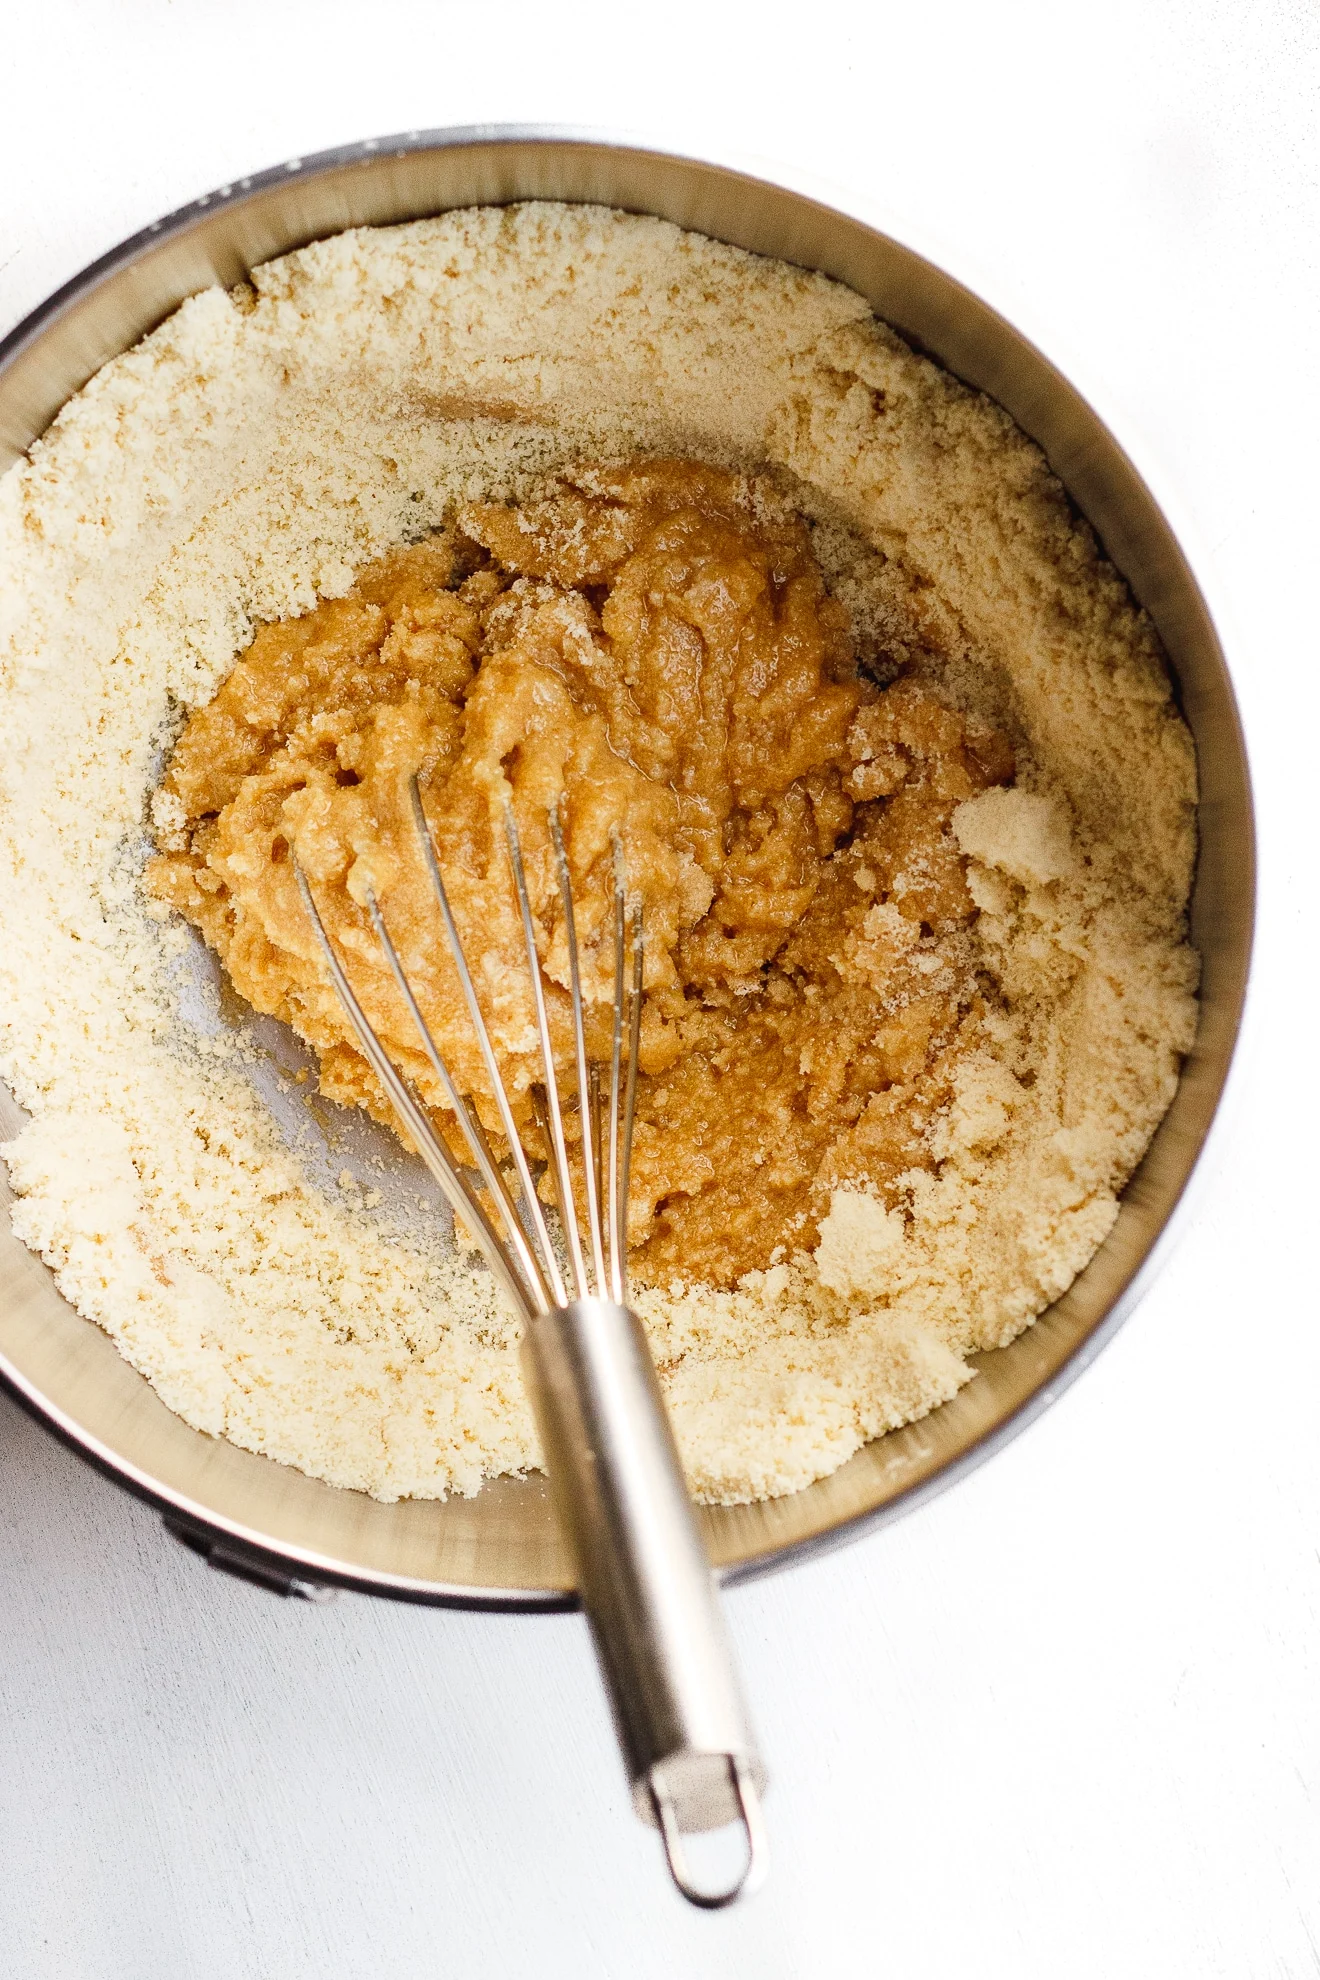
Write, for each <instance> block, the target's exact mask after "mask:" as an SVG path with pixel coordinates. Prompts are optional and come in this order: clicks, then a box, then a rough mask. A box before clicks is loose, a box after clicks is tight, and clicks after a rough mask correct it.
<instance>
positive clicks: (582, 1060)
mask: <svg viewBox="0 0 1320 1980" xmlns="http://www.w3.org/2000/svg"><path fill="white" fill-rule="evenodd" d="M550 840H551V844H552V845H553V846H554V849H555V866H556V868H557V870H558V877H559V898H560V902H561V904H562V906H563V910H564V938H565V941H566V943H567V945H568V987H569V996H570V998H571V1000H572V1005H573V1047H574V1054H575V1057H576V1059H577V1086H578V1110H579V1118H580V1121H581V1125H582V1186H583V1194H584V1196H585V1197H586V1204H587V1235H588V1237H589V1239H590V1241H591V1263H592V1269H593V1271H594V1272H595V1277H596V1283H595V1288H594V1290H595V1292H596V1295H597V1297H598V1298H600V1299H604V1298H606V1297H607V1282H606V1278H605V1248H604V1245H603V1243H602V1239H601V1216H600V1196H599V1184H598V1179H597V1178H598V1171H597V1167H596V1156H595V1150H594V1146H593V1143H594V1134H593V1122H592V1118H591V1113H592V1109H591V1073H590V1070H589V1068H588V1065H587V1034H586V1023H585V1018H584V1013H583V1006H582V968H581V960H580V957H579V954H578V938H577V916H576V915H575V914H574V912H573V879H572V875H571V874H570V872H569V868H568V853H567V851H566V849H565V846H564V827H563V821H562V819H561V817H560V810H559V801H558V799H556V800H555V802H554V803H553V804H552V805H551V807H550ZM590 1290H591V1289H590V1288H584V1289H583V1292H582V1295H581V1297H583V1298H586V1297H588V1295H589V1292H590Z"/></svg>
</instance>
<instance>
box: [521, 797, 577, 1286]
mask: <svg viewBox="0 0 1320 1980" xmlns="http://www.w3.org/2000/svg"><path fill="white" fill-rule="evenodd" d="M504 832H505V837H506V838H507V840H508V846H509V864H510V866H511V867H512V869H513V887H514V892H515V894H516V895H517V897H518V911H519V914H520V916H521V918H522V927H523V944H524V946H525V948H526V950H527V973H528V975H529V976H530V977H531V979H532V1007H533V1010H534V1011H535V1013H536V1032H537V1038H538V1041H539V1043H540V1047H541V1070H542V1073H543V1074H544V1080H543V1085H542V1089H541V1094H539V1095H538V1094H537V1093H536V1092H535V1091H533V1094H532V1104H533V1106H534V1107H535V1108H536V1112H537V1125H538V1126H539V1127H540V1129H541V1131H542V1134H543V1135H544V1137H545V1140H546V1142H547V1144H548V1146H549V1149H550V1153H551V1158H552V1160H553V1164H554V1181H555V1189H556V1194H557V1198H558V1204H559V1220H560V1223H561V1224H562V1226H563V1231H564V1242H565V1244H566V1245H567V1247H568V1257H569V1264H570V1265H571V1267H572V1271H573V1282H574V1285H575V1287H576V1289H577V1297H578V1298H579V1299H585V1298H587V1296H588V1294H589V1292H590V1287H589V1285H588V1283H587V1266H586V1259H585V1257H584V1256H583V1251H582V1233H581V1231H580V1230H579V1228H578V1219H577V1206H576V1202H575V1200H574V1196H573V1174H572V1170H571V1169H570V1168H569V1165H568V1143H567V1141H566V1139H565V1136H564V1115H563V1109H562V1107H561V1106H560V1103H559V1081H558V1079H557V1078H556V1076H555V1057H554V1047H553V1045H552V1043H551V1039H550V1020H549V1017H548V1015H547V1013H546V1007H545V987H544V985H543V984H542V982H541V958H540V955H539V953H538V951H537V947H536V924H535V922H534V921H533V920H532V901H531V895H530V894H529V893H528V891H527V872H526V868H525V867H524V865H523V856H522V842H521V840H520V839H519V837H518V822H517V820H516V819H515V817H514V815H513V806H512V805H511V804H507V803H506V805H505V807H504ZM561 1303H562V1302H561Z"/></svg>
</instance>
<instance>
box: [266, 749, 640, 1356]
mask: <svg viewBox="0 0 1320 1980" xmlns="http://www.w3.org/2000/svg"><path fill="white" fill-rule="evenodd" d="M410 795H411V799H412V812H413V822H414V824H415V826H416V829H417V837H418V842H419V845H420V847H421V851H422V857H423V860H424V862H425V865H426V870H427V873H428V875H429V877H430V881H431V886H432V889H433V891H434V894H435V898H436V904H437V906H438V907H439V909H440V915H441V918H442V920H443V922H444V927H445V935H446V937H447V939H448V943H449V949H450V954H451V955H452V957H453V960H454V967H455V969H456V970H457V972H458V979H459V983H460V985H461V987H462V991H463V997H464V1000H465V1002H466V1004H467V1008H468V1015H469V1017H470V1018H471V1021H472V1028H473V1032H474V1034H475V1036H476V1040H477V1044H478V1046H479V1048H480V1052H481V1059H482V1063H483V1065H484V1066H485V1069H486V1076H487V1078H488V1080H489V1082H490V1087H491V1091H492V1094H493V1096H494V1100H495V1106H496V1109H497V1112H498V1114H499V1119H500V1126H501V1128H502V1129H503V1132H504V1136H505V1139H506V1141H507V1142H508V1144H509V1153H510V1157H511V1160H512V1163H513V1167H514V1171H515V1174H516V1178H517V1188H516V1192H515V1191H514V1190H512V1189H510V1187H509V1184H508V1182H507V1181H506V1178H505V1176H504V1174H503V1172H502V1170H501V1168H500V1165H499V1163H498V1162H497V1161H496V1159H495V1154H494V1151H493V1149H492V1148H491V1145H490V1142H489V1140H488V1139H487V1136H486V1133H485V1130H484V1129H483V1128H482V1125H481V1121H480V1118H479V1117H478V1114H477V1109H476V1106H475V1104H474V1102H473V1100H472V1097H471V1095H470V1094H468V1095H464V1094H460V1092H459V1090H458V1087H457V1085H456V1084H455V1082H454V1080H453V1078H452V1076H451V1074H450V1072H449V1068H448V1067H447V1066H446V1064H445V1061H444V1058H443V1057H442V1055H441V1053H440V1050H439V1048H438V1046H437V1045H436V1042H435V1039H434V1037H433V1036H432V1033H431V1029H430V1026H429V1025H428V1024H427V1022H426V1019H425V1017H424V1016H423V1014H422V1011H421V1008H420V1006H419V1005H418V1002H417V999H416V996H415V995H414V993H413V990H412V987H411V985H410V984H409V981H408V978H407V976H406V974H405V972H404V968H403V965H402V963H401V962H400V960H399V955H398V951H397V949H396V948H395V946H394V943H393V941H392V940H391V937H390V933H389V930H388V928H387V927H386V925H385V918H384V916H383V915H382V913H381V910H380V903H379V902H378V901H377V899H376V896H375V893H374V892H373V891H372V889H371V888H368V889H367V891H366V906H367V912H368V914H369V915H370V917H371V924H372V927H373V929H374V930H375V934H376V940H377V941H378V942H379V944H380V947H381V951H382V953H383V955H384V957H385V960H386V961H387V963H388V964H389V967H390V971H391V973H392V975H393V977H394V980H395V982H396V984H397V985H398V987H399V993H400V995H401V996H402V998H403V1000H404V1003H405V1004H406V1005H407V1007H408V1011H409V1014H410V1016H411V1018H412V1020H413V1023H414V1025H415V1026H416V1028H417V1034H418V1037H419V1039H420V1041H421V1045H422V1049H423V1051H424V1052H425V1054H426V1056H427V1058H428V1060H429V1061H430V1064H431V1067H432V1069H433V1071H434V1072H435V1075H436V1078H437V1079H438V1080H439V1082H440V1085H441V1088H442V1090H443V1092H444V1095H445V1098H446V1100H447V1101H448V1103H449V1106H450V1108H451V1109H452V1110H453V1113H454V1115H455V1117H456V1119H457V1121H458V1124H459V1127H460V1128H461V1129H462V1132H463V1136H464V1138H465V1140H466V1141H467V1144H468V1147H469V1149H470V1150H471V1153H472V1159H473V1163H474V1164H475V1167H476V1170H477V1173H478V1174H479V1176H480V1177H481V1181H482V1182H483V1183H484V1185H485V1188H486V1191H487V1193H488V1195H489V1197H490V1199H491V1202H492V1204H493V1206H494V1216H492V1214H491V1213H490V1212H489V1211H488V1210H487V1209H486V1207H485V1205H484V1204H483V1203H482V1201H481V1198H480V1197H479V1196H478V1195H477V1193H476V1190H475V1189H474V1188H473V1186H472V1183H471V1182H470V1180H469V1178H468V1176H467V1175H465V1174H464V1172H463V1170H462V1169H461V1168H460V1167H459V1166H458V1164H457V1163H456V1162H455V1161H454V1159H453V1157H452V1155H451V1154H450V1152H449V1149H448V1148H447V1147H446V1146H445V1143H444V1141H443V1139H442V1137H441V1136H440V1135H439V1134H438V1133H437V1132H436V1129H435V1127H434V1125H433V1124H432V1121H431V1119H430V1116H429V1114H428V1112H427V1110H426V1108H425V1107H424V1105H423V1104H422V1102H421V1100H420V1099H419V1098H418V1096H417V1094H416V1093H415V1092H414V1090H413V1088H412V1087H411V1086H410V1084H409V1083H408V1081H407V1080H406V1079H405V1078H404V1077H403V1075H402V1073H400V1072H399V1070H398V1068H397V1067H396V1066H395V1064H394V1062H393V1060H392V1059H391V1058H390V1056H389V1054H388V1052H387V1051H386V1050H385V1047H384V1045H383V1044H382V1043H381V1040H380V1037H379V1035H378V1034H377V1032H376V1031H375V1029H374V1027H373V1026H372V1024H371V1022H370V1020H369V1018H368V1017H367V1015H366V1013H365V1011H364V1010H363V1009H362V1006H361V1004H360V1002H359V1001H358V998H357V996H356V994H355V993H354V990H353V986H352V984H351V983H350V982H349V980H348V976H347V974H346V972H345V970H344V966H343V964H342V963H341V962H340V960H339V957H338V955H337V954H336V952H335V948H334V944H333V943H332V942H331V940H330V937H329V935H328V933H327V931H326V927H325V924H324V922H323V921H322V919H321V915H320V912H319V911H318V909H317V906H316V901H315V899H314V898H313V895H312V890H311V887H310V885H309V883H308V880H307V876H306V874H305V873H304V871H303V868H302V865H301V863H300V862H299V861H298V859H297V856H296V854H295V857H294V873H295V876H296V878H297V882H298V889H299V892H300V894H301V896H302V902H303V907H304V908H305V910H306V912H307V916H308V919H309V920H310V922H311V925H312V927H313V929H314V930H315V933H316V937H317V940H318V942H319V943H320V947H321V951H322V954H323V955H324V957H325V961H326V967H327V968H328V970H329V972H330V976H331V979H332V981H333V983H334V986H335V989H336V991H337V992H338V994H339V999H340V1002H341V1003H342V1004H343V1007H344V1010H345V1013H346V1014H347V1016H348V1019H349V1022H350V1024H351V1025H352V1027H353V1030H354V1032H355V1034H356V1036H357V1040H358V1043H359V1045H360V1046H361V1048H362V1052H363V1055H364V1056H365V1057H366V1059H367V1060H368V1061H369V1063H370V1065H371V1067H372V1070H373V1071H374V1072H375V1074H376V1077H377V1078H378V1079H379V1081H380V1083H381V1085H382V1086H383V1087H384V1089H385V1091H386V1093H387V1094H388V1095H389V1098H390V1100H391V1102H392V1103H393V1105H394V1108H395V1110H396V1112H397V1113H398V1115H399V1117H400V1119H401V1120H402V1121H403V1122H404V1124H405V1125H406V1127H407V1128H408V1131H409V1133H410V1134H411V1135H412V1137H413V1140H414V1141H415V1143H416V1144H417V1147H418V1150H419V1151H420V1153H421V1157H422V1160H423V1161H424V1162H425V1163H426V1166H427V1168H428V1169H429V1170H430V1171H431V1174H432V1175H433V1176H434V1177H435V1180H436V1182H437V1183H438V1184H439V1185H440V1187H441V1189H442V1190H443V1191H444V1193H445V1195H446V1197H447V1198H448V1200H449V1202H450V1204H451V1206H452V1207H453V1208H454V1209H455V1210H456V1211H457V1212H458V1213H459V1215H460V1216H461V1217H462V1218H463V1219H464V1220H465V1222H466V1223H467V1224H468V1226H469V1228H470V1229H471V1230H472V1232H473V1234H474V1236H475V1237H476V1239H477V1241H478V1243H479V1244H480V1246H481V1248H482V1251H483V1252H484V1253H485V1256H486V1259H487V1261H488V1263H489V1265H490V1267H491V1270H492V1271H493V1272H494V1274H495V1276H496V1278H497V1279H498V1280H499V1282H500V1284H501V1285H502V1286H503V1288H504V1290H505V1292H506V1293H508V1295H509V1297H510V1298H511V1299H512V1300H513V1301H514V1304H515V1306H516V1307H517V1308H518V1310H519V1311H520V1312H522V1313H523V1314H524V1315H525V1316H527V1317H529V1318H530V1316H531V1315H532V1314H535V1313H548V1312H551V1311H552V1310H554V1309H555V1308H557V1307H562V1306H564V1305H566V1304H567V1302H568V1301H569V1300H570V1299H573V1298H577V1299H588V1298H591V1297H593V1296H594V1297H597V1298H601V1299H613V1300H614V1302H615V1304H616V1305H619V1306H622V1305H624V1304H626V1302H627V1296H628V1259H627V1243H628V1182H629V1170H630V1167H631V1158H632V1134H633V1117H634V1113H635V1110H636V1097H637V1048H638V1039H639V1035H640V1030H641V1019H642V976H643V970H644V965H645V948H644V933H643V924H642V906H641V902H640V900H637V901H634V902H632V903H631V904H630V903H629V900H628V875H627V862H626V859H625V855H624V849H623V839H622V835H621V834H620V832H619V831H618V830H617V828H616V830H615V832H614V835H613V842H614V1022H613V1030H612V1034H611V1041H610V1059H609V1091H608V1096H607V1098H606V1096H604V1095H603V1094H602V1084H603V1082H602V1078H601V1074H600V1068H599V1066H598V1065H597V1064H595V1063H589V1062H588V1059H587V1046H586V1025H585V1017H584V1009H583V996H582V972H581V965H580V958H579V951H578V938H577V918H576V915H575V912H574V906H573V883H572V877H571V874H570V872H569V865H568V854H567V851H566V849H565V846H564V831H563V821H562V817H561V813H560V804H559V801H558V800H556V802H555V803H554V804H553V805H552V806H551V808H550V812H549V826H550V839H551V844H552V846H553V848H554V857H555V866H556V870H557V875H558V881H559V895H560V902H561V905H562V908H563V915H564V929H565V935H566V939H567V947H568V967H569V993H570V997H571V1002H572V1012H573V1042H574V1057H575V1070H576V1086H577V1102H578V1109H579V1115H580V1123H581V1136H582V1196H583V1199H584V1201H585V1205H586V1216H585V1231H584V1229H583V1223H584V1220H583V1219H582V1218H581V1217H580V1216H579V1214H578V1201H577V1195H576V1192H575V1190H574V1185H573V1174H572V1170H571V1167H570V1164H569V1157H568V1142H567V1138H566V1135H565V1131H564V1106H563V1102H562V1099H561V1096H560V1091H559V1080H558V1077H557V1075H556V1072H555V1063H554V1054H553V1048H552V1044H551V1038H550V1024H549V1017H548V1014H547V1011H546V1000H545V986H544V983H543V981H542V976H541V962H540V957H539V955H538V953H537V948H536V927H535V923H534V921H533V919H532V904H531V897H530V895H529V893H528V888H527V875H526V871H525V868H524V865H523V856H522V845H521V841H520V839H519V836H518V826H517V821H516V820H515V818H514V815H513V806H512V805H511V804H510V803H508V802H507V801H506V803H505V809H504V830H505V838H506V841H507V845H508V853H509V865H510V868H511V870H512V875H513V885H514V892H515V894H516V896H517V901H518V909H519V913H520V916H521V920H522V932H523V941H524V945H525V947H526V951H527V969H528V974H529V977H530V980H531V989H532V1001H533V1006H534V1009H535V1013H536V1028H537V1034H538V1039H539V1044H540V1054H541V1069H542V1074H543V1079H542V1084H541V1086H540V1088H539V1089H534V1091H533V1104H534V1106H535V1108H536V1114H537V1120H538V1124H539V1126H540V1128H541V1132H542V1135H543V1138H544V1140H545V1143H546V1146H547V1148H548V1149H549V1151H550V1170H551V1175H552V1178H553V1181H554V1187H555V1196H556V1202H557V1206H558V1210H559V1217H560V1223H561V1226H562V1228H563V1233H564V1246H565V1250H566V1252H567V1256H568V1272H569V1281H571V1290H570V1283H569V1281H566V1279H565V1275H564V1272H563V1270H562V1268H561V1265H560V1261H559V1257H558V1255H557V1252H556V1249H555V1246H554V1244H553V1242H552V1239H551V1235H550V1230H549V1226H548V1225H547V1223H546V1218H545V1213H544V1211H543V1209H542V1207H541V1202H540V1199H539V1197H538V1195H537V1190H536V1184H535V1182H534V1180H533V1177H532V1172H531V1167H530V1165H529V1163H528V1160H527V1155H526V1152H525V1151H524V1149H523V1145H522V1141H521V1139H520V1137H519V1134H518V1129H517V1126H516V1125H515V1122H514V1117H513V1109H512V1106H511V1105H510V1101H509V1095H508V1090H507V1087H506V1085H505V1082H504V1078H503V1075H502V1074H501V1072H500V1068H499V1063H498V1061H497V1059H496V1057H495V1051H494V1047H493V1045H492V1044H491V1038H490V1032H489V1029H488V1027H487V1024H486V1020H485V1017H484V1015H483V1013H482V1009H481V1005H480V1002H479V1001H478V998H477V991H476V985H475V984H474V982H473V980H472V972H471V970H470V969H469V968H468V963H467V957H466V955H465V953H464V949H463V941H462V937H461V936H460V934H459V932H458V924H457V922H456V921H455V919H454V912H453V909H452V907H451V906H450V902H449V895H448V893H447V892H446V889H445V883H444V876H443V874H442V873H441V871H440V862H439V859H438V858H437V856H436V850H435V843H434V840H433V839H432V836H431V829H430V826H429V825H428V824H427V821H426V815H425V813H424V811H423V809H422V799H421V793H420V791H419V790H418V787H417V779H416V777H414V778H413V779H412V782H411V785H410ZM629 950H631V962H632V968H631V972H629V970H628V961H629ZM625 1038H626V1040H627V1054H626V1072H625V1052H624V1043H625ZM603 1107H604V1120H602V1108H603Z"/></svg>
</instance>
